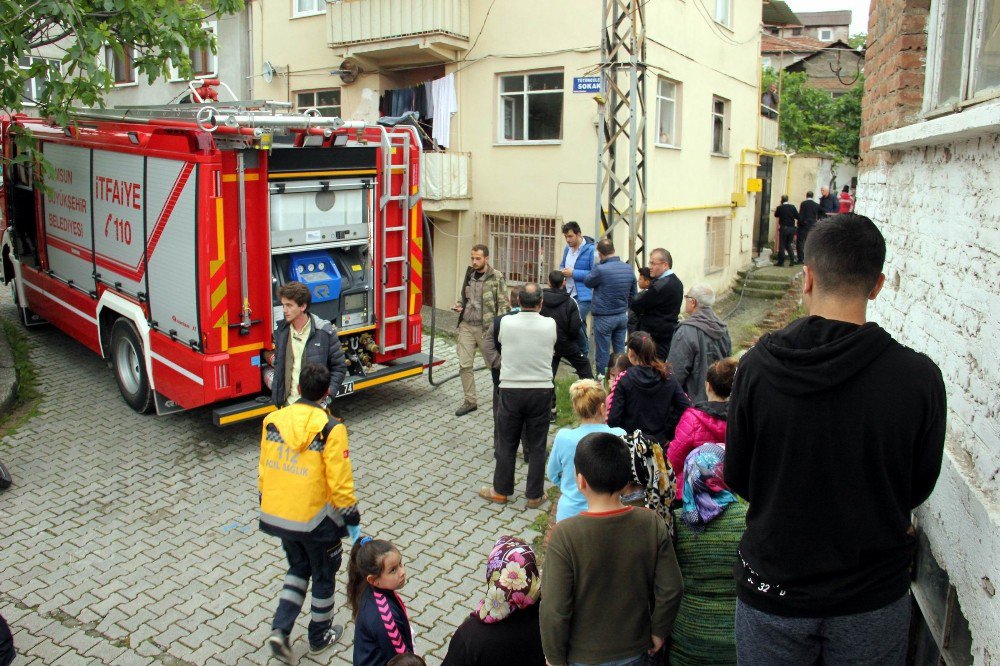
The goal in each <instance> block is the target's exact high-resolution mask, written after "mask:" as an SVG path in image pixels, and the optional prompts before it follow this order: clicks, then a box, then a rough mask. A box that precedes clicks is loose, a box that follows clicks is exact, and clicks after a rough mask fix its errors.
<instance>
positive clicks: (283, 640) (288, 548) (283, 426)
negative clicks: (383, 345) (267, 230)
mask: <svg viewBox="0 0 1000 666" xmlns="http://www.w3.org/2000/svg"><path fill="white" fill-rule="evenodd" d="M329 389H330V371H329V370H328V369H327V368H326V367H324V366H323V365H320V364H318V363H310V364H307V365H306V366H305V367H304V368H302V373H301V374H300V375H299V390H300V392H301V396H302V397H301V399H300V400H299V401H298V402H296V403H294V404H292V405H289V406H288V407H285V408H283V409H279V410H278V411H276V412H272V413H271V414H269V415H268V416H267V418H266V419H264V430H263V434H262V436H261V439H260V465H259V468H258V488H259V490H260V529H261V530H262V531H264V532H265V533H267V534H270V535H272V536H276V537H278V538H280V539H281V545H282V547H283V548H284V549H285V555H286V556H287V557H288V573H287V574H286V575H285V582H284V586H283V588H282V590H281V597H280V599H279V601H278V610H277V611H276V612H275V614H274V621H273V622H272V623H271V630H272V631H271V635H270V636H269V637H268V639H267V644H268V646H269V647H270V648H271V651H272V652H273V653H274V655H275V656H276V657H279V658H281V659H284V660H285V661H291V659H292V649H291V645H290V643H289V640H288V635H289V634H290V633H291V631H292V627H293V626H294V625H295V619H296V618H297V617H298V615H299V612H300V611H301V610H302V605H303V603H304V602H305V595H306V588H307V587H308V584H309V579H310V578H311V579H312V586H313V587H312V618H311V620H310V622H309V649H310V650H311V651H313V652H319V651H321V650H323V649H325V648H327V647H329V646H330V645H331V644H333V643H334V642H335V641H336V640H337V639H338V638H340V636H341V634H342V633H343V632H344V628H343V627H342V626H340V625H339V624H337V625H335V624H333V591H334V577H335V575H336V573H337V570H338V569H340V561H341V555H342V549H341V539H343V538H344V537H347V536H350V538H351V541H352V542H353V541H354V540H355V539H357V538H358V535H359V534H360V532H361V527H360V523H361V515H360V514H359V513H358V507H357V502H356V500H355V499H354V476H353V474H352V473H351V459H350V455H349V452H348V448H347V428H346V427H345V426H344V424H343V423H341V422H340V421H339V420H338V419H336V418H334V417H332V416H330V415H329V414H328V413H327V412H326V410H324V409H323V408H322V407H320V406H319V404H318V403H319V402H320V401H322V400H323V399H324V398H325V397H326V396H327V394H328V393H329Z"/></svg>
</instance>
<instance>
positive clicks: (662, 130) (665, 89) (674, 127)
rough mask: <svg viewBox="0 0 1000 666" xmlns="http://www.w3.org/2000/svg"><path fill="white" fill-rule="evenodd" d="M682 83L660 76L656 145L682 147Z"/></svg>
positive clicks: (657, 90) (657, 100)
mask: <svg viewBox="0 0 1000 666" xmlns="http://www.w3.org/2000/svg"><path fill="white" fill-rule="evenodd" d="M680 93H681V84H679V83H677V82H676V81H671V80H670V79H664V78H660V79H658V80H657V84H656V118H657V120H656V145H658V146H671V147H673V148H680V145H681V135H680V103H681V98H680Z"/></svg>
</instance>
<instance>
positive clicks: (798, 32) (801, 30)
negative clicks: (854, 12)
mask: <svg viewBox="0 0 1000 666" xmlns="http://www.w3.org/2000/svg"><path fill="white" fill-rule="evenodd" d="M795 15H796V16H797V17H798V18H799V25H783V26H780V27H778V26H769V29H768V32H770V33H771V34H772V35H775V36H776V37H809V38H811V39H815V40H818V41H821V42H835V41H837V40H841V41H844V42H846V41H847V40H848V38H849V37H850V28H851V10H849V9H844V10H839V11H831V12H796V14H795ZM775 28H777V30H775Z"/></svg>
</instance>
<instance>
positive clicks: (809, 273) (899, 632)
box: [725, 214, 946, 664]
mask: <svg viewBox="0 0 1000 666" xmlns="http://www.w3.org/2000/svg"><path fill="white" fill-rule="evenodd" d="M806 256H807V257H808V261H809V263H808V264H807V265H806V266H805V268H804V269H803V284H802V292H803V301H804V303H805V305H806V307H807V308H808V310H809V314H810V316H809V317H805V318H802V319H799V320H798V321H795V322H793V323H792V324H790V325H789V326H787V327H786V328H784V329H782V330H780V331H775V332H774V333H771V334H769V335H766V336H764V337H763V338H761V340H760V342H759V343H758V344H757V345H756V346H755V347H753V348H752V349H751V350H750V351H748V352H747V353H746V355H745V356H744V357H743V358H742V360H741V362H740V366H739V370H738V371H737V373H736V380H735V383H734V386H733V392H732V399H731V401H730V404H729V418H728V421H729V428H728V433H727V446H726V465H725V480H726V483H727V484H728V485H729V487H730V488H731V489H732V490H733V491H735V492H736V493H738V494H740V495H742V496H743V497H744V498H746V499H747V500H748V501H749V502H750V509H749V511H748V513H747V530H746V533H745V534H744V535H743V539H742V540H741V542H740V549H739V555H740V558H739V561H738V562H737V565H736V567H735V571H734V575H735V578H736V583H737V595H738V603H737V608H736V644H737V653H738V658H739V661H740V663H741V664H744V663H745V664H798V663H824V662H837V663H865V664H902V663H903V661H904V659H905V657H906V649H907V630H908V626H909V599H908V596H909V595H908V590H909V585H910V579H909V566H910V561H911V558H912V555H913V551H914V541H915V539H914V536H913V530H912V527H911V523H910V512H911V511H912V510H913V509H914V508H915V507H917V506H918V505H919V504H921V503H922V502H923V501H924V500H926V499H927V497H928V496H929V495H930V494H931V491H932V490H933V488H934V484H935V482H936V481H937V477H938V473H939V472H940V470H941V456H942V452H943V448H944V433H945V414H946V406H945V391H944V382H943V380H942V378H941V371H940V370H939V369H938V367H937V366H936V365H935V364H934V362H933V361H931V360H930V359H929V358H928V357H926V356H924V355H923V354H919V353H917V352H915V351H913V350H912V349H909V348H907V347H904V346H903V345H901V344H899V343H898V342H896V341H895V340H893V339H892V336H890V335H889V333H888V332H886V331H885V330H883V329H882V328H880V327H879V326H878V325H877V324H874V323H871V322H868V321H867V303H868V301H869V300H872V299H874V298H875V297H876V296H877V295H878V293H879V291H880V290H881V288H882V284H883V282H884V280H885V275H883V274H882V266H883V264H884V262H885V239H884V238H883V237H882V234H881V233H880V232H879V230H878V228H876V227H875V225H874V224H872V222H871V220H869V219H868V218H866V217H863V216H860V215H853V214H847V215H839V216H837V217H834V218H831V219H829V220H827V221H825V222H824V223H823V224H820V225H817V227H816V228H815V229H813V231H812V232H811V233H810V235H809V238H808V239H807V240H806Z"/></svg>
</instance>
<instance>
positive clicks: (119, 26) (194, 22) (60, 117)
mask: <svg viewBox="0 0 1000 666" xmlns="http://www.w3.org/2000/svg"><path fill="white" fill-rule="evenodd" d="M242 7H243V0H204V2H202V3H201V4H199V3H195V2H190V1H189V0H0V43H2V44H3V45H4V48H3V53H2V54H0V108H2V109H4V110H6V111H8V112H18V111H22V110H24V105H25V102H26V101H29V102H34V103H35V104H36V105H37V106H36V108H35V109H34V110H33V113H36V114H38V115H40V116H42V117H46V118H51V119H52V120H53V121H55V122H56V123H58V124H63V125H64V124H67V123H69V122H70V120H71V116H70V109H71V108H72V107H73V106H74V105H83V106H103V104H104V102H103V96H104V93H105V91H107V90H108V89H110V88H111V87H112V86H113V85H114V81H113V80H112V75H111V74H110V73H109V72H108V71H107V70H106V69H105V67H104V63H103V61H102V57H101V55H102V50H103V48H104V47H105V46H107V47H109V48H111V49H113V50H114V52H115V53H116V54H118V55H119V56H121V55H122V54H123V53H124V51H125V49H132V65H133V66H134V67H135V68H136V69H138V70H139V73H140V75H142V76H145V77H147V78H148V80H149V81H150V82H152V81H153V80H154V79H156V78H157V77H159V76H168V75H169V71H170V66H171V63H172V64H173V66H174V67H176V68H177V69H178V71H179V72H180V75H181V76H190V75H191V73H192V69H191V58H190V56H189V55H188V52H189V49H202V48H210V49H212V51H213V52H214V51H215V49H216V46H215V39H214V37H213V36H212V35H211V34H210V33H209V32H207V31H206V30H205V29H204V28H203V27H202V24H203V21H204V20H205V19H206V18H208V17H210V16H213V15H219V14H232V13H235V12H238V11H240V10H241V9H242ZM42 47H51V50H56V51H58V53H60V54H61V55H60V56H59V60H60V62H59V67H54V66H52V65H50V64H49V63H48V62H47V61H44V60H34V61H31V60H29V58H28V56H31V55H37V54H38V53H37V51H36V50H37V49H40V48H42ZM31 79H35V80H36V81H37V82H39V85H37V86H36V88H37V92H36V94H37V99H34V100H25V98H24V93H25V90H30V85H28V86H27V87H26V84H29V82H30V80H31ZM20 144H21V145H22V146H26V145H27V144H25V142H24V141H23V137H22V140H21V141H20ZM20 159H27V155H26V154H24V153H22V157H21V158H19V160H20Z"/></svg>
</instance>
